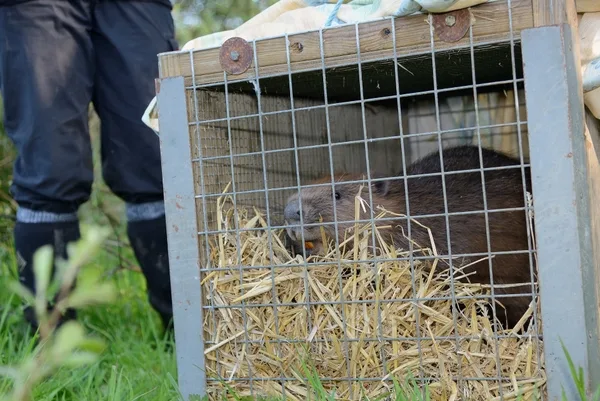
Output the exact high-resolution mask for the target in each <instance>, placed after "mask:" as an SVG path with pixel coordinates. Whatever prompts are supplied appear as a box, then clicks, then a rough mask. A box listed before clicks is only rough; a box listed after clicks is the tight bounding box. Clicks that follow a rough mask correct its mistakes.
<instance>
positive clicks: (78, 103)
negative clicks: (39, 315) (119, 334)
mask: <svg viewBox="0 0 600 401" xmlns="http://www.w3.org/2000/svg"><path fill="white" fill-rule="evenodd" d="M81 3H85V2H81ZM89 17H90V12H89V10H88V9H86V7H84V6H83V5H82V4H80V3H79V2H56V1H51V0H39V1H32V2H25V3H22V4H18V5H15V6H10V7H0V38H2V40H0V91H1V94H2V97H3V100H4V109H5V128H6V132H7V134H8V136H9V137H10V139H11V140H12V141H13V143H14V144H15V146H16V150H17V158H16V161H15V163H14V171H13V182H12V185H11V195H12V196H13V198H14V199H15V201H16V202H17V204H18V210H17V222H16V225H15V228H14V241H15V248H16V249H15V250H16V254H17V262H18V270H19V278H20V280H21V282H22V283H23V284H24V285H25V286H27V287H28V288H29V289H31V290H32V291H35V283H34V275H33V269H32V260H33V254H34V252H35V251H36V250H37V249H38V248H40V247H41V246H43V245H48V244H52V245H54V247H55V250H54V252H55V256H56V257H59V256H60V257H63V258H66V256H67V255H66V244H67V243H68V242H72V241H75V240H77V239H78V238H79V236H80V234H79V225H78V219H77V210H78V207H79V206H80V205H81V204H82V203H84V202H85V201H87V200H88V198H89V194H90V192H91V185H92V180H93V176H92V174H93V171H92V152H91V146H90V140H89V134H88V126H87V124H88V106H89V102H90V100H91V93H92V85H93V80H92V75H93V71H92V60H93V52H92V47H91V40H90V39H89V37H88V33H87V29H89V26H86V22H87V21H89V20H90V19H89ZM69 317H74V314H73V313H72V312H71V313H70V314H69ZM26 319H27V320H28V321H29V322H30V323H31V324H32V325H33V326H34V328H36V326H37V321H36V319H35V316H34V314H33V311H32V310H31V308H29V309H27V310H26Z"/></svg>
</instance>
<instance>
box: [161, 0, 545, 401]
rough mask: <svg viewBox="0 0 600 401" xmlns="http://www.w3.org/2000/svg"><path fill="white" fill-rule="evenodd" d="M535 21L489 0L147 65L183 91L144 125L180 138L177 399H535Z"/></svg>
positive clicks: (523, 10) (174, 157)
mask: <svg viewBox="0 0 600 401" xmlns="http://www.w3.org/2000/svg"><path fill="white" fill-rule="evenodd" d="M450 17H451V18H450ZM423 18H425V19H426V23H425V25H424V26H422V25H421V24H420V23H422V20H423ZM474 21H476V22H474ZM463 24H464V25H463ZM531 26H533V13H532V2H530V1H510V0H508V1H504V0H500V1H496V2H492V3H489V4H484V5H482V6H478V7H475V8H473V9H468V10H458V11H455V12H453V13H449V14H442V15H420V16H416V17H408V18H400V19H393V18H386V19H383V20H377V21H373V22H368V23H361V24H354V25H347V26H342V27H337V28H333V29H329V30H320V31H318V32H308V33H301V34H297V35H289V36H288V35H286V36H284V37H278V38H269V39H265V40H261V41H252V42H250V43H248V42H245V41H243V40H240V39H239V38H234V39H233V40H231V41H228V42H226V44H224V45H223V47H221V48H219V49H212V50H207V51H203V52H189V53H182V52H180V53H177V54H167V55H162V56H161V57H163V58H162V60H161V68H162V70H161V71H162V72H161V74H162V76H163V77H164V76H168V75H169V74H170V75H171V76H183V77H184V78H183V80H182V81H183V84H184V85H185V95H184V96H185V100H184V101H183V99H181V100H182V102H184V105H185V107H184V108H183V111H181V110H178V111H175V110H174V107H175V106H168V102H169V99H168V97H169V96H171V94H172V93H174V92H171V91H169V90H166V89H165V87H164V83H161V88H160V93H159V102H161V98H160V96H163V99H164V100H162V102H163V103H162V104H163V106H161V132H162V124H163V123H162V122H163V121H164V122H166V121H170V120H169V119H171V120H173V119H176V118H177V119H178V121H179V120H183V121H184V122H185V132H189V135H183V136H184V137H185V138H184V139H181V130H183V125H182V124H183V123H177V124H174V125H177V126H178V127H179V128H177V129H180V128H181V130H180V132H179V137H180V139H179V140H176V139H174V138H166V139H162V145H161V146H162V147H163V159H164V162H163V163H164V168H165V169H166V172H165V173H164V174H165V179H168V177H169V174H170V173H169V172H172V173H173V174H179V177H180V178H179V180H174V181H172V182H168V183H167V182H166V183H165V185H166V187H168V188H171V189H172V191H171V196H170V198H172V199H174V200H175V205H176V207H174V208H172V209H169V207H167V212H169V210H173V214H172V215H171V217H169V213H167V217H168V218H170V222H171V224H170V228H169V229H170V230H171V236H170V242H169V246H170V252H171V253H173V254H172V255H171V257H170V258H171V261H173V262H174V263H172V266H171V268H172V269H173V271H172V273H171V274H172V277H173V287H172V288H173V291H174V299H176V300H177V299H180V300H184V299H185V300H187V305H184V306H182V307H183V308H184V309H185V312H183V311H182V312H176V320H175V324H176V336H177V337H176V338H177V344H178V350H179V347H184V349H183V350H182V351H178V353H179V356H180V361H181V360H183V359H182V358H188V359H186V361H187V360H190V359H189V358H190V355H194V358H195V360H194V361H193V364H194V366H195V368H194V372H193V373H190V372H187V373H186V374H185V375H182V373H181V372H180V379H181V378H182V377H184V376H185V380H187V383H186V384H185V385H186V386H188V389H191V388H192V387H193V388H194V389H196V390H194V391H193V392H194V393H197V394H207V395H209V398H211V399H216V398H219V397H221V396H223V395H224V394H226V393H228V391H233V392H234V393H235V394H237V395H238V396H265V395H266V396H276V397H283V398H284V399H290V400H305V399H312V398H311V397H316V394H317V389H318V388H320V387H319V386H322V388H323V389H324V390H325V391H326V392H332V391H334V393H335V397H334V398H335V399H348V400H358V399H376V398H377V397H382V396H384V397H385V396H386V395H389V396H393V394H396V393H397V392H398V391H399V388H400V387H402V388H404V390H403V391H409V390H408V389H409V388H410V386H408V387H407V386H405V383H406V380H407V378H410V379H411V380H413V381H414V386H416V388H419V389H420V390H419V391H423V392H425V391H427V392H428V393H429V395H430V397H431V399H436V400H437V399H439V400H442V399H443V400H447V399H469V400H483V399H485V400H489V399H504V400H509V399H519V398H518V397H520V396H525V397H526V398H525V399H546V397H547V391H546V367H545V358H544V355H545V354H544V344H543V341H542V322H543V320H542V314H541V311H540V307H539V298H538V273H539V271H538V266H537V261H536V260H537V258H536V241H535V240H536V231H534V227H538V226H536V224H538V223H537V221H536V220H534V216H535V219H537V218H538V217H537V215H534V212H533V199H536V195H537V193H536V194H534V191H533V189H532V173H531V164H530V150H531V149H530V144H529V140H530V139H529V135H528V127H530V126H531V124H530V123H529V124H528V109H529V107H527V108H526V107H525V103H526V102H525V94H524V91H523V87H524V78H523V60H522V57H523V51H522V49H521V40H520V31H521V30H522V29H526V28H529V27H531ZM461 29H462V30H463V31H462V32H460V30H461ZM233 53H235V54H233ZM219 56H220V58H219ZM169 57H171V59H169ZM219 59H220V60H221V63H220V64H219V62H218V60H219ZM173 60H176V61H177V63H176V62H175V61H173ZM167 70H168V71H167ZM224 70H225V71H224ZM227 70H229V72H228V71H227ZM163 92H167V93H166V94H165V93H163ZM174 96H175V95H174ZM176 96H180V95H176ZM177 104H178V106H177V107H181V106H182V104H181V102H180V103H177ZM528 105H529V103H528ZM171 110H172V112H171ZM163 113H164V114H169V116H168V117H163ZM176 116H177V117H176ZM165 135H166V134H165ZM162 137H163V136H162V134H161V138H162ZM178 144H179V145H178ZM188 154H189V156H190V157H189V160H188V161H187V162H186V163H188V164H189V166H190V168H189V173H181V167H178V166H177V165H175V164H174V163H176V162H178V160H180V159H183V158H187V157H188V156H187V155H188ZM169 163H170V164H171V165H172V166H171V167H169V166H168V164H169ZM182 163H183V162H182ZM188 164H186V165H188ZM186 180H187V181H188V182H187V183H186V184H185V185H186V187H189V191H188V192H187V194H188V195H189V196H188V198H187V199H188V200H187V202H185V201H184V198H185V196H184V197H183V198H182V196H181V195H182V193H185V191H183V192H182V190H181V188H178V187H177V185H180V184H181V183H182V182H183V181H186ZM191 183H193V185H191ZM533 185H534V186H535V184H533ZM167 191H168V190H167ZM168 198H169V197H168ZM168 201H169V200H168V199H167V202H168ZM184 209H187V210H188V211H187V212H185V214H181V213H180V210H184ZM190 209H192V210H193V212H192V211H191V210H190ZM176 211H177V213H178V214H177V215H175V212H176ZM179 223H182V224H183V226H180V224H179ZM185 227H187V228H189V229H186V230H183V231H186V232H187V233H192V234H193V240H192V239H189V238H188V237H189V235H188V236H186V237H185V238H186V239H185V240H184V239H183V237H176V235H177V234H176V233H177V232H179V231H180V230H182V229H183V228H185ZM186 235H187V234H186ZM176 238H181V239H182V241H183V242H180V241H179V240H177V239H176ZM192 248H193V249H192ZM183 255H185V260H186V261H187V262H183V261H181V260H180V259H179V258H180V257H181V258H184V256H183ZM178 261H181V263H188V262H189V263H188V265H190V266H191V265H194V269H195V272H196V273H195V274H194V277H193V280H192V277H189V276H188V277H185V275H184V274H187V272H190V271H191V270H187V271H186V273H184V271H183V270H180V271H176V270H175V269H177V266H178V265H177V263H179V262H178ZM184 281H186V282H187V284H186V287H185V289H184V288H182V287H180V286H179V284H178V283H183V282H184ZM190 281H191V282H192V283H191V284H189V282H190ZM182 285H183V284H182ZM177 292H179V294H183V293H185V295H182V296H181V297H179V298H178V297H177V294H176V293H177ZM190 300H191V302H190ZM175 308H178V306H177V305H175ZM178 313H179V315H178ZM178 316H181V318H180V319H181V320H178ZM184 316H185V318H184ZM183 319H184V320H185V321H184V320H183ZM544 327H547V325H545V326H544ZM184 354H185V355H184ZM546 355H547V354H546ZM191 363H192V361H191V360H190V364H191ZM179 368H180V369H182V365H181V363H180V366H179ZM184 368H185V369H190V366H189V365H188V364H187V362H186V366H185V367H184ZM193 378H195V379H197V380H198V384H191V381H193V380H195V379H193ZM398 383H400V384H402V385H401V386H400V387H398V386H397V384H398ZM180 384H181V383H180ZM229 394H230V395H229V396H231V397H232V395H231V393H229ZM315 399H318V398H315Z"/></svg>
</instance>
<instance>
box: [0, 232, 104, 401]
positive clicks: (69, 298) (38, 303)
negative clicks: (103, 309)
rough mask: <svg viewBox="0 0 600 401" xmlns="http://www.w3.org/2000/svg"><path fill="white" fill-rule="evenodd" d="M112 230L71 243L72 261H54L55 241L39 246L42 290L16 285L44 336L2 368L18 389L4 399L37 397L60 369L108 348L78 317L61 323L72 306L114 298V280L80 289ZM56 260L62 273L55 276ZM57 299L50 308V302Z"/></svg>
mask: <svg viewBox="0 0 600 401" xmlns="http://www.w3.org/2000/svg"><path fill="white" fill-rule="evenodd" d="M109 233H110V230H109V229H105V228H97V227H92V228H91V229H90V230H89V231H87V232H86V233H84V234H83V235H82V238H81V239H80V240H79V241H77V242H74V243H71V244H68V247H67V253H68V258H67V260H61V259H59V258H56V261H55V260H54V259H55V258H54V255H53V250H52V247H51V246H49V245H48V246H44V247H42V248H40V249H38V250H37V251H36V253H35V255H34V261H33V263H34V267H33V268H34V274H35V283H36V289H37V293H36V294H35V295H34V294H33V293H32V292H31V291H30V290H29V289H28V288H26V287H24V286H23V285H22V284H21V283H20V282H18V281H16V280H13V281H11V283H10V287H11V289H12V290H13V291H14V292H15V293H16V294H18V295H19V296H20V297H21V298H22V299H23V300H24V301H25V302H26V303H27V304H29V305H31V306H33V307H34V309H35V313H36V317H37V319H38V322H39V334H40V341H39V344H38V345H37V346H36V348H35V349H34V351H33V352H32V354H31V355H29V356H28V357H27V358H26V359H25V360H24V361H22V362H21V363H19V364H18V365H17V366H4V367H0V374H2V375H4V376H8V377H10V378H12V380H13V382H14V386H13V391H12V394H10V395H8V396H5V397H4V398H2V401H31V400H33V398H32V393H33V389H34V388H35V386H36V385H37V384H39V383H40V382H41V381H43V380H44V379H46V378H47V377H48V376H51V375H52V374H53V373H54V372H56V371H57V370H58V369H60V368H63V367H65V368H78V367H81V366H84V365H88V364H91V363H93V362H95V361H96V360H97V358H98V356H99V355H100V354H101V353H102V351H103V350H104V349H105V344H104V342H103V341H101V340H99V339H96V338H93V337H89V336H87V335H86V334H85V332H84V329H83V326H82V325H81V324H80V323H79V322H77V321H69V322H66V323H64V324H62V325H60V327H58V323H59V320H60V316H61V314H62V313H64V312H65V311H66V309H67V308H72V309H78V308H81V307H84V306H88V305H94V304H102V303H108V302H112V301H113V300H114V299H116V292H115V290H114V288H113V287H112V286H111V285H110V284H108V283H93V282H82V283H80V284H81V285H78V286H77V287H76V288H75V289H74V290H72V288H73V287H74V284H75V282H76V279H77V277H78V274H79V272H80V269H81V268H82V267H83V266H84V265H85V264H86V263H87V262H88V261H90V259H91V258H92V257H93V256H95V255H96V253H97V252H98V250H99V249H100V248H101V246H102V244H103V242H104V240H105V239H106V238H107V236H108V235H109ZM53 264H55V265H56V272H55V274H54V277H53V278H52V279H51V276H52V270H53V269H52V267H53ZM50 299H57V302H56V305H55V306H53V307H52V308H50V310H48V309H49V308H48V301H49V300H50Z"/></svg>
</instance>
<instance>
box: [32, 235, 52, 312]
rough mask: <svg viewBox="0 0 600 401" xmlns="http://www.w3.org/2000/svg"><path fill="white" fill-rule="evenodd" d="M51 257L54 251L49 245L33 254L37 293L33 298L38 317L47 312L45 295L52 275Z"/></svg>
mask: <svg viewBox="0 0 600 401" xmlns="http://www.w3.org/2000/svg"><path fill="white" fill-rule="evenodd" d="M53 255H54V250H53V249H52V246H51V245H44V246H42V247H40V248H38V250H37V251H35V253H34V254H33V271H34V274H35V288H36V293H37V294H36V296H35V313H36V315H37V316H38V317H39V316H45V315H46V313H47V312H48V311H47V309H46V308H47V305H48V302H47V300H46V293H47V290H48V283H50V276H51V275H52V265H53V260H52V259H53Z"/></svg>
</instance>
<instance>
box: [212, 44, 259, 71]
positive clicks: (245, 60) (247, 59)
mask: <svg viewBox="0 0 600 401" xmlns="http://www.w3.org/2000/svg"><path fill="white" fill-rule="evenodd" d="M219 62H220V63H221V68H223V70H224V71H226V72H227V73H229V74H232V75H239V74H242V73H244V72H246V70H247V69H248V68H249V67H250V65H251V64H252V47H251V46H250V45H249V44H248V42H246V41H245V40H244V39H242V38H239V37H233V38H229V39H227V40H226V41H225V42H224V43H223V45H222V46H221V51H220V53H219Z"/></svg>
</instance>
